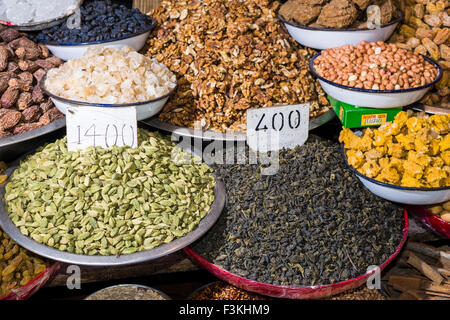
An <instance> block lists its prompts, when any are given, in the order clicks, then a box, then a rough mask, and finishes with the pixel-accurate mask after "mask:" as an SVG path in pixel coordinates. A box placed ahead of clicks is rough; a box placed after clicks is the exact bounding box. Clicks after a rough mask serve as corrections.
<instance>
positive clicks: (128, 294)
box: [85, 284, 171, 300]
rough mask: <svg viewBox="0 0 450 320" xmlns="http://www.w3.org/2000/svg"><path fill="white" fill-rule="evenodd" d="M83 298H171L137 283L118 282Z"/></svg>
mask: <svg viewBox="0 0 450 320" xmlns="http://www.w3.org/2000/svg"><path fill="white" fill-rule="evenodd" d="M85 300H171V298H170V297H169V296H168V295H166V294H165V293H164V292H161V291H159V290H156V289H154V288H150V287H147V286H143V285H139V284H119V285H115V286H111V287H107V288H104V289H101V290H99V291H97V292H94V293H93V294H91V295H89V296H88V297H86V298H85Z"/></svg>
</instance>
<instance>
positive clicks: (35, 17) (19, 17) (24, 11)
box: [0, 0, 78, 24]
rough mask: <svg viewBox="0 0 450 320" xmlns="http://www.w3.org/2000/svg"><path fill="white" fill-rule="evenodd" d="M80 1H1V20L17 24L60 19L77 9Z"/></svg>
mask: <svg viewBox="0 0 450 320" xmlns="http://www.w3.org/2000/svg"><path fill="white" fill-rule="evenodd" d="M77 3H78V0H0V19H1V20H6V21H10V22H13V23H16V24H23V23H32V22H44V21H48V20H52V19H55V18H59V17H61V16H63V15H64V14H66V13H68V12H70V11H73V10H74V9H75V8H76V5H77Z"/></svg>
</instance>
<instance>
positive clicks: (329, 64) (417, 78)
mask: <svg viewBox="0 0 450 320" xmlns="http://www.w3.org/2000/svg"><path fill="white" fill-rule="evenodd" d="M314 69H315V71H316V72H317V74H318V75H319V76H321V77H324V78H325V79H327V80H329V81H332V82H334V83H338V84H341V85H344V86H349V87H354V88H360V89H362V88H364V89H369V90H402V89H410V88H417V87H422V86H424V85H426V84H429V83H431V82H433V81H434V80H435V79H436V78H437V76H438V70H437V68H436V67H435V66H433V65H432V64H431V63H429V62H428V61H426V60H425V59H424V58H423V56H420V55H418V54H416V53H414V52H412V51H407V50H405V49H401V48H399V47H398V46H397V45H396V44H394V43H389V44H387V43H384V42H383V41H378V42H370V43H369V42H366V41H363V42H361V43H360V44H359V45H357V46H352V45H345V46H342V47H338V48H331V49H327V50H323V51H322V54H321V55H320V56H319V57H317V59H315V60H314Z"/></svg>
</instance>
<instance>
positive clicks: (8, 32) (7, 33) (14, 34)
mask: <svg viewBox="0 0 450 320" xmlns="http://www.w3.org/2000/svg"><path fill="white" fill-rule="evenodd" d="M19 37H20V33H19V31H17V30H16V29H13V28H7V29H4V30H3V31H1V32H0V38H2V40H3V41H5V42H7V43H9V42H11V41H13V40H14V39H17V38H19Z"/></svg>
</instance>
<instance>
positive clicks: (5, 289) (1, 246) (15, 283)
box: [0, 229, 47, 297]
mask: <svg viewBox="0 0 450 320" xmlns="http://www.w3.org/2000/svg"><path fill="white" fill-rule="evenodd" d="M45 269H47V263H46V262H44V261H43V260H41V259H39V258H37V257H36V256H35V255H33V254H30V253H29V252H27V251H26V250H25V249H23V248H21V247H20V246H19V245H18V244H17V243H15V242H14V241H13V240H11V239H10V238H9V237H8V236H7V235H6V234H5V233H4V232H3V231H2V230H1V229H0V276H1V277H0V297H3V296H6V295H7V294H9V293H10V292H11V291H12V290H14V289H17V288H19V287H22V286H24V285H26V284H27V283H28V282H30V281H31V280H33V279H34V278H36V277H37V276H38V275H39V274H40V273H42V272H44V271H45Z"/></svg>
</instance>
